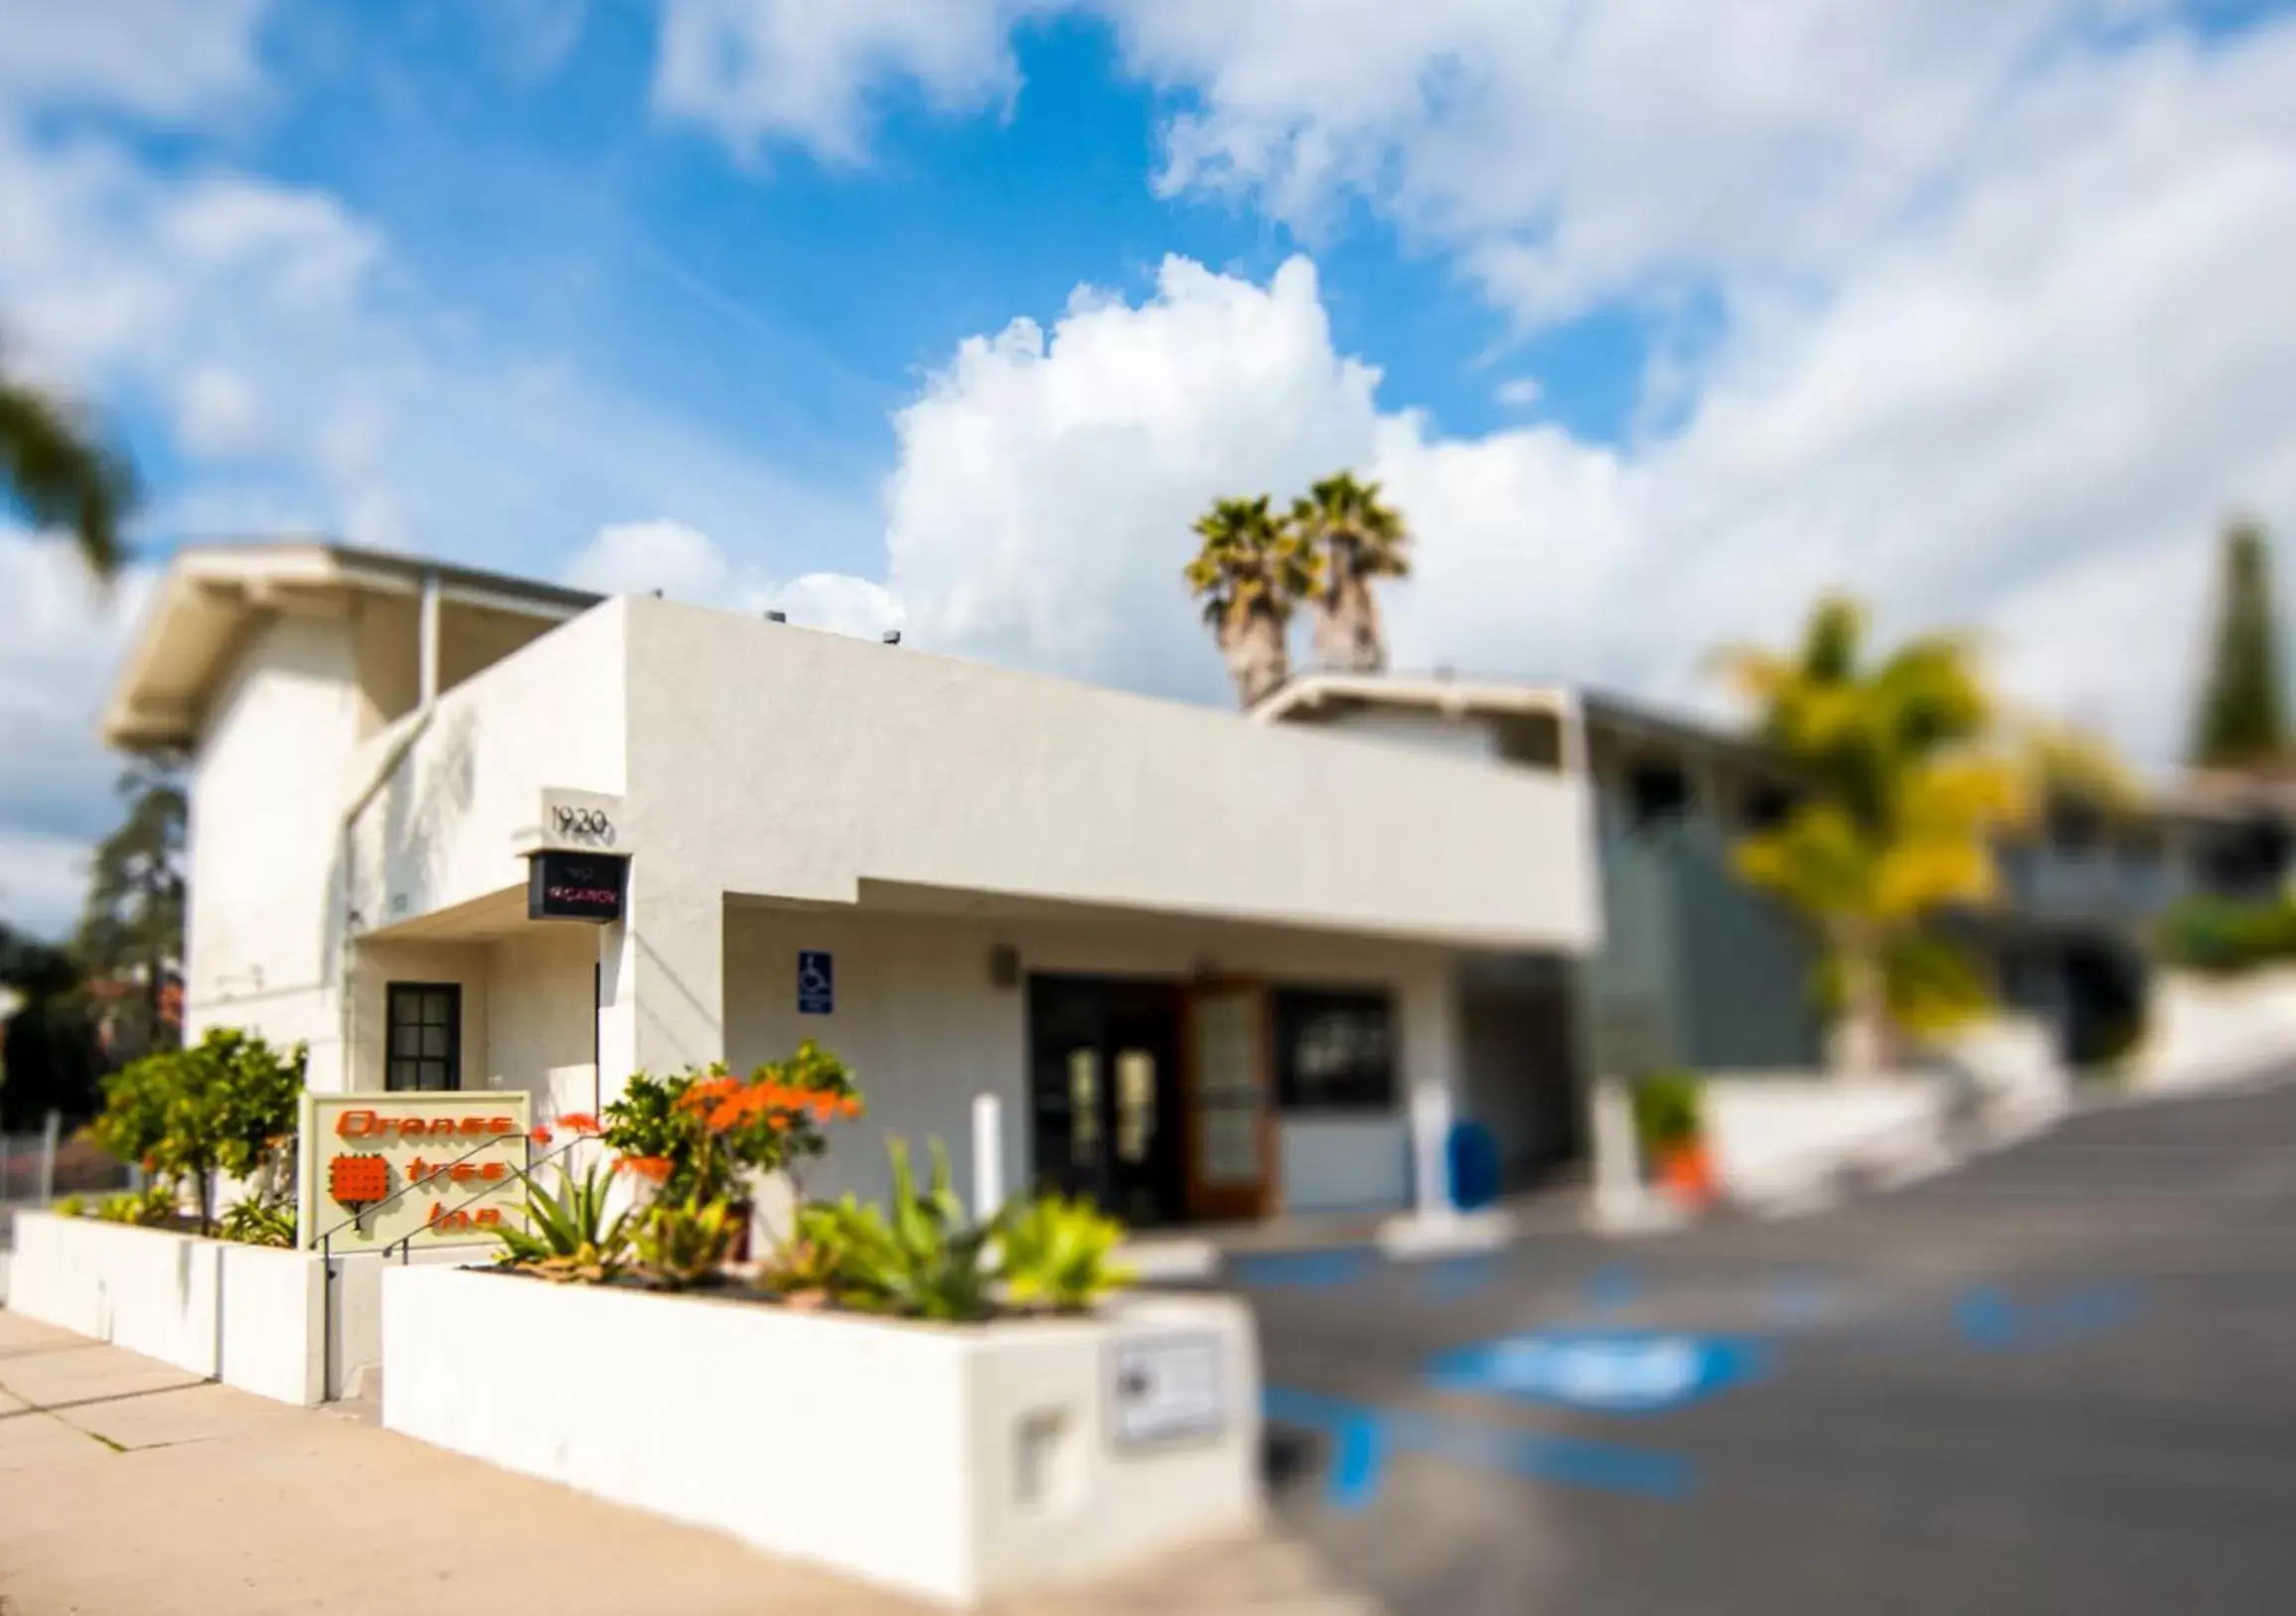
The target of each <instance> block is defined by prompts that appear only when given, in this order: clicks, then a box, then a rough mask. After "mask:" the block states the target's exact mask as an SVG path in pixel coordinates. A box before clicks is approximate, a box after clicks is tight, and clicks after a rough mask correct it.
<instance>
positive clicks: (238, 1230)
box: [217, 1196, 295, 1246]
mask: <svg viewBox="0 0 2296 1616" xmlns="http://www.w3.org/2000/svg"><path fill="white" fill-rule="evenodd" d="M217 1232H218V1233H219V1234H221V1235H222V1236H223V1237H224V1239H226V1240H229V1241H238V1242H239V1243H241V1244H242V1245H246V1246H292V1245H294V1244H295V1209H294V1208H293V1207H291V1206H288V1205H287V1204H286V1203H285V1202H283V1201H275V1200H266V1199H263V1198H262V1197H259V1196H249V1197H247V1199H245V1200H244V1201H239V1202H236V1203H234V1204H233V1205H232V1206H231V1208H230V1211H228V1212H226V1213H225V1214H224V1216H223V1220H222V1222H221V1223H220V1224H218V1225H217Z"/></svg>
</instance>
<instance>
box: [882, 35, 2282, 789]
mask: <svg viewBox="0 0 2296 1616" xmlns="http://www.w3.org/2000/svg"><path fill="white" fill-rule="evenodd" d="M2289 82H2296V27H2291V28H2283V29H2281V30H2279V31H2277V32H2274V33H2271V34H2268V35H2261V36H2258V37H2256V38H2254V39H2253V40H2252V41H2251V42H2250V43H2248V44H2247V45H2245V46H2244V47H2242V48H2241V49H2239V50H2214V51H2205V50H2199V49H2192V48H2188V47H2185V46H2183V45H2179V44H2174V43H2169V42H2161V43H2157V44H2155V45H2153V46H2148V47H2145V48H2143V49H2132V50H2131V51H2129V52H2127V53H2126V54H2124V55H2123V56H2122V57H2120V58H2119V59H2117V60H2116V61H2114V62H2113V63H2112V64H2111V66H2110V68H2109V71H2102V70H2100V71H2099V72H2098V73H2096V74H2095V75H2093V76H2092V77H2090V78H2089V79H2087V80H2084V81H2083V82H2081V83H2079V84H2077V85H2073V84H2066V85H2061V86H2059V87H2058V88H2057V89H2055V90H2053V91H2052V92H2051V93H2050V94H2049V95H2047V96H2045V97H2043V98H2042V99H2040V100H2038V101H2036V102H2035V104H2034V105H2033V106H2032V107H2031V108H2030V109H2028V110H2027V111H2026V112H2025V113H2023V114H2021V115H2019V116H2017V117H2013V118H2008V119H2005V120H2003V121H2002V122H2001V123H2000V124H1999V125H1998V127H1997V128H1996V129H1995V130H1994V131H1993V133H1992V134H1991V135H1990V136H1989V137H1988V144H1987V146H1986V164H1985V172H1984V174H1983V175H1982V176H1981V177H1980V178H1977V179H1974V180H1972V181H1971V182H1970V183H1969V184H1968V186H1967V187H1966V188H1965V190H1964V192H1963V193H1962V194H1961V195H1960V196H1959V197H1957V198H1956V199H1954V200H1953V201H1952V202H1951V204H1950V205H1949V206H1941V207H1940V209H1939V211H1938V213H1937V214H1936V216H1935V217H1934V218H1932V219H1931V220H1928V221H1927V222H1926V224H1925V227H1924V228H1922V229H1921V230H1919V231H1908V232H1905V233H1902V234H1900V235H1898V236H1895V237H1893V238H1891V239H1890V240H1889V241H1887V242H1886V243H1883V244H1881V245H1878V246H1876V247H1874V248H1873V249H1872V250H1871V251H1869V252H1868V253H1866V254H1865V255H1863V256H1862V257H1860V258H1858V259H1857V260H1856V261H1855V262H1854V263H1851V264H1850V265H1848V267H1847V270H1846V273H1845V280H1844V284H1843V285H1842V287H1841V288H1840V290H1839V291H1838V292H1837V293H1835V294H1834V295H1833V296H1831V297H1828V298H1823V299H1816V300H1812V299H1808V298H1793V299H1784V298H1779V299H1773V300H1764V301H1762V302H1760V303H1758V304H1755V305H1752V306H1750V309H1749V313H1748V318H1747V319H1745V320H1744V321H1743V322H1741V323H1740V324H1739V325H1738V326H1737V327H1736V328H1734V329H1733V330H1732V332H1731V333H1730V334H1729V336H1728V337H1727V339H1726V340H1725V341H1724V342H1722V343H1721V345H1720V346H1719V347H1718V349H1717V351H1716V352H1715V354H1714V355H1713V356H1712V358H1711V360H1710V363H1709V366H1708V367H1707V370H1706V373H1705V378H1704V380H1703V381H1702V383H1701V384H1700V385H1699V386H1698V387H1697V388H1696V389H1695V390H1694V391H1693V392H1692V393H1691V395H1690V396H1689V399H1688V407H1687V411H1686V414H1685V418H1684V421H1683V424H1682V426H1681V428H1680V430H1679V431H1678V432H1677V433H1675V434H1674V435H1673V436H1671V437H1666V438H1660V439H1655V440H1652V441H1649V442H1646V443H1641V444H1638V445H1635V446H1632V447H1628V448H1611V447H1607V446H1603V445H1596V444H1590V443H1587V442H1583V441H1580V440H1577V439H1574V438H1573V437H1571V436H1570V435H1568V434H1567V433H1565V432H1563V431H1562V430H1560V429H1559V428H1554V427H1539V428H1531V429H1522V430H1513V431H1505V432H1499V433H1495V434H1492V435H1490V436H1486V437H1480V438H1445V437H1442V436H1440V435H1439V434H1437V433H1436V432H1435V431H1434V429H1433V428H1432V427H1431V426H1430V425H1429V424H1428V423H1427V422H1426V421H1425V420H1424V419H1422V418H1420V417H1417V416H1414V415H1410V414H1402V415H1398V414H1393V413H1388V412H1383V411H1381V410H1380V409H1379V408H1378V406H1377V403H1376V399H1375V397H1374V395H1373V388H1374V386H1375V384H1376V380H1377V372H1376V371H1375V370H1373V369H1371V368H1369V367H1365V366H1363V365H1360V364H1357V363H1354V362H1352V361H1350V360H1348V359H1346V358H1345V357H1343V356H1341V355H1339V354H1338V353H1336V352H1335V351H1334V350H1333V348H1332V346H1331V339H1330V333H1329V329H1328V326H1327V324H1326V322H1325V321H1324V318H1323V313H1322V309H1321V305H1320V300H1319V297H1318V294H1317V289H1316V285H1315V280H1314V276H1313V273H1312V271H1311V270H1310V269H1309V267H1308V266H1307V264H1306V263H1305V261H1304V260H1295V261H1294V262H1293V263H1291V264H1289V265H1287V266H1286V267H1285V268H1284V269H1283V270H1282V271H1281V272H1279V274H1278V275H1277V276H1276V277H1275V279H1274V280H1273V281H1272V282H1271V283H1270V284H1268V285H1266V286H1258V285H1254V284H1251V283H1248V282H1245V281H1241V280H1238V279H1235V278H1232V277H1227V276H1221V275H1216V274H1213V273H1211V272H1209V271H1206V270H1204V269H1202V268H1200V267H1198V266H1195V265H1192V264H1188V263H1185V262H1180V261H1173V262H1170V263H1167V264H1166V265H1165V266H1164V269H1163V272H1162V274H1161V275H1160V277H1159V281H1158V285H1157V289H1156V291H1155V293H1154V294H1153V295H1152V296H1151V297H1149V298H1148V299H1146V300H1144V301H1143V302H1142V303H1141V304H1140V305H1138V306H1128V305H1126V304H1124V303H1121V302H1117V301H1113V300H1111V299H1108V298H1106V297H1104V296H1096V295H1089V294H1087V295H1084V296H1081V297H1080V299H1079V301H1078V302H1077V303H1076V304H1075V305H1074V306H1073V307H1072V308H1071V309H1070V311H1069V312H1068V314H1067V315H1066V316H1065V317H1064V318H1063V319H1061V320H1060V321H1059V322H1058V323H1056V324H1055V325H1054V327H1053V328H1052V329H1051V330H1050V331H1049V332H1045V331H1040V330H1039V329H1038V328H1037V327H1035V326H1034V325H1032V324H1030V323H1028V322H1026V321H1021V322H1016V323H1014V324H1013V325H1012V326H1011V327H1009V328H1007V330H1006V331H1005V332H1003V333H1002V334H1001V335H999V336H997V337H995V338H994V339H977V340H975V341H972V342H969V343H967V344H966V345H964V347H963V348H962V349H961V350H960V352H959V353H958V354H957V356H956V357H955V359H954V360H953V361H952V362H951V364H950V365H949V366H948V367H946V368H945V369H944V370H943V371H942V372H941V373H940V374H939V375H938V376H936V377H935V378H934V380H933V382H932V384H931V385H930V387H929V388H928V390H927V393H926V395H925V397H924V398H922V399H921V400H920V401H919V402H918V403H917V404H916V405H914V406H912V407H911V408H910V409H909V410H908V411H906V412H904V414H903V415H902V417H901V418H900V436H901V447H902V459H901V464H900V467H899V469H898V470H897V472H896V473H895V476H894V478H893V480H892V483H891V485H890V489H889V495H888V503H889V512H888V522H889V527H888V544H889V548H890V555H891V565H892V576H893V581H894V583H895V586H896V587H897V588H898V589H899V590H900V592H901V594H902V595H903V597H904V598H905V599H906V600H907V602H908V604H909V607H910V610H911V612H912V613H913V615H914V618H915V621H916V623H917V625H918V629H919V633H920V637H921V638H922V639H923V640H925V641H926V642H928V643H931V644H936V645H942V646H946V647H948V648H950V649H955V650H962V651H967V652H971V653H974V654H977V655H982V656H987V657H992V658H995V659H997V660H1000V661H1020V662H1028V663H1032V664H1035V665H1039V666H1045V667H1050V668H1056V669H1060V670H1063V671H1067V672H1071V673H1075V674H1079V675H1082V676H1085V677H1090V678H1097V679H1107V680H1111V681H1114V682H1119V683H1125V684H1132V685H1136V686H1141V687H1145V688H1150V689H1159V690H1164V691H1167V692H1170V693H1175V694H1188V695H1202V696H1212V697H1215V698H1216V697H1218V696H1220V695H1222V694H1224V692H1223V690H1222V687H1221V679H1220V669H1219V663H1218V660H1217V658H1216V657H1215V656H1214V655H1213V652H1212V649H1211V647H1210V644H1209V641H1208V638H1207V636H1206V635H1205V634H1204V632H1203V630H1202V627H1201V625H1200V624H1199V623H1198V622H1197V621H1196V619H1195V617H1194V615H1193V613H1192V612H1190V611H1189V609H1188V607H1187V604H1186V602H1185V600H1184V599H1183V597H1182V593H1181V590H1180V586H1179V584H1178V581H1177V572H1178V569H1179V567H1180V565H1181V563H1182V562H1183V561H1184V560H1185V558H1186V556H1187V555H1188V553H1189V551H1190V549H1191V543H1192V541H1191V539H1190V536H1189V534H1188V531H1187V528H1188V521H1189V519H1190V518H1191V517H1192V516H1193V515H1194V514H1196V513H1197V512H1198V511H1200V510H1201V509H1202V507H1203V506H1204V505H1205V504H1206V503H1207V502H1208V501H1209V500H1210V499H1211V498H1212V497H1214V496H1215V495H1220V494H1232V493H1249V492H1257V491H1260V490H1268V491H1272V492H1275V493H1278V494H1279V495H1281V494H1285V493H1289V492H1291V491H1293V490H1296V489H1298V488H1299V487H1301V485H1303V484H1304V483H1305V482H1306V481H1307V480H1308V478H1310V477H1312V476H1314V475H1318V474H1320V473H1322V472H1324V471H1327V470H1329V469H1331V468H1332V467H1334V466H1337V465H1353V466H1355V467H1357V468H1359V469H1360V470H1362V471H1364V472H1365V473H1367V474H1368V475H1370V476H1373V477H1375V478H1377V479H1379V480H1380V481H1381V482H1382V483H1383V484H1385V486H1386V487H1387V489H1388V490H1389V492H1390V493H1391V494H1392V495H1393V496H1394V498H1395V499H1396V500H1397V502H1398V503H1399V504H1400V505H1401V506H1402V507H1403V509H1404V510H1405V512H1406V513H1407V514H1408V515H1409V516H1410V518H1411V519H1412V521H1413V523H1414V525H1415V527H1416V528H1417V530H1418V532H1419V534H1420V540H1421V542H1420V547H1419V552H1418V572H1417V576H1416V578H1415V579H1414V580H1413V581H1412V582H1411V583H1410V584H1408V585H1406V586H1403V587H1400V588H1397V589H1393V590H1391V591H1390V592H1389V613H1390V618H1391V624H1392V633H1393V640H1394V643H1395V648H1396V654H1397V660H1398V661H1399V663H1401V664H1407V665H1408V664H1413V663H1417V664H1420V665H1425V664H1427V663H1430V662H1435V661H1444V662H1449V663H1452V664H1454V665H1457V666H1460V667H1462V668H1477V669H1487V670H1490V671H1494V672H1517V673H1524V674H1530V675H1535V676H1541V677H1557V678H1567V679H1575V680H1586V681H1595V682H1602V683H1608V684H1613V685H1618V686H1623V687H1625V688H1628V689H1631V690H1636V691H1641V692H1643V693H1648V694H1657V695H1662V696H1672V697H1683V696H1687V695H1690V694H1692V693H1693V692H1695V691H1696V690H1697V689H1698V672H1699V668H1700V664H1701V661H1702V659H1703V656H1704V654H1705V653H1706V651H1707V650H1708V649H1709V648H1711V647H1712V646H1713V645H1715V644H1716V643H1717V642H1718V641H1720V640H1723V639H1726V638H1735V637H1746V636H1756V637H1761V638H1768V639H1777V638H1781V637H1783V636H1785V635H1786V634H1788V633H1789V632H1791V630H1792V628H1793V627H1794V625H1795V623H1796V622H1797V620H1798V618H1799V616H1800V614H1801V613H1802V612H1803V611H1804V610H1805V609H1806V607H1807V605H1808V602H1809V601H1810V599H1811V597H1812V596H1813V595H1814V594H1815V593H1816V592H1818V591H1819V590H1821V589H1824V588H1828V587H1833V586H1839V585H1848V586H1850V587H1853V588H1855V589H1857V590H1859V591H1860V592H1862V593H1864V594H1866V595H1868V596H1869V597H1871V598H1872V599H1874V600H1875V601H1876V602H1877V604H1878V605H1879V606H1880V607H1881V608H1882V610H1883V612H1884V614H1885V617H1884V627H1885V629H1886V630H1889V631H1903V630H1905V629H1909V628H1913V627H1915V626H1921V625H1929V624H1937V623H1952V622H1975V623H1979V624H1983V625H1986V626H1988V627H1990V628H1991V629H1992V630H1993V631H1994V638H1995V641H1996V644H1997V647H1998V654H1999V657H2000V667H2001V670H2002V672H2003V675H2004V677H2005V678H2006V679H2007V680H2008V681H2009V682H2010V683H2011V685H2012V687H2013V689H2014V690H2015V691H2016V692H2017V693H2019V694H2020V695H2022V696H2023V697H2025V698H2027V699H2030V700H2034V701H2037V702H2043V703H2048V704H2052V705H2056V706H2058V707H2061V708H2063V709H2066V710H2067V711H2070V712H2071V713H2073V714H2075V715H2076V716H2084V717H2088V718H2091V719H2096V720H2102V721H2105V722H2108V723H2109V724H2110V726H2111V727H2112V729H2113V730H2114V732H2115V733H2116V734H2117V735H2118V736H2119V737H2120V738H2121V740H2122V741H2123V742H2124V744H2126V745H2128V746H2129V747H2130V748H2131V749H2132V750H2134V751H2135V752H2136V753H2137V754H2139V755H2140V756H2142V757H2144V758H2146V759H2149V760H2152V761H2165V760H2166V759H2167V758H2168V757H2170V756H2171V755H2172V754H2173V753H2174V751H2175V749H2176V747H2177V745H2178V742H2179V739H2180V735H2181V728H2182V724H2183V720H2184V716H2185V713H2186V710H2187V707H2188V705H2189V700H2190V682H2189V681H2190V676H2191V669H2192V667H2193V665H2194V661H2195V657H2196V648H2197V642H2198V639H2199V637H2200V635H2201V633H2202V631H2203V628H2204V621H2203V620H2204V616H2205V612H2204V604H2203V603H2204V599H2205V594H2206V581H2207V577H2208V556H2209V554H2210V551H2211V539H2212V535H2213V529H2214V527H2215V524H2216V522H2217V520H2218V519H2219V516H2220V514H2222V512H2223V511H2224V509H2225V508H2226V507H2227V506H2230V505H2234V504H2241V505H2252V506H2254V507H2256V508H2257V509H2258V510H2260V511H2261V512H2262V514H2264V515H2265V516H2266V518H2267V519H2268V520H2272V521H2275V522H2276V523H2277V524H2278V526H2279V527H2280V529H2281V530H2282V531H2283V532H2296V395H2291V394H2290V393H2289V392H2288V390H2287V388H2286V387H2285V385H2284V384H2283V382H2282V378H2284V377H2285V376H2286V375H2288V374H2290V373H2296V305H2291V304H2290V303H2289V302H2288V300H2287V298H2286V296H2285V292H2284V288H2283V286H2282V282H2283V281H2284V279H2285V275H2286V268H2287V266H2288V265H2289V264H2291V263H2296V204H2292V203H2291V201H2290V199H2291V198H2296V103H2291V102H2290V101H2289V100H2288V98H2287V97H2286V96H2285V94H2284V93H2282V89H2281V86H2283V85H2285V84H2287V83H2289ZM2290 570H2296V557H2292V559H2291V566H2290V567H2289V568H2284V575H2285V574H2286V573H2287V572H2288V571H2290Z"/></svg>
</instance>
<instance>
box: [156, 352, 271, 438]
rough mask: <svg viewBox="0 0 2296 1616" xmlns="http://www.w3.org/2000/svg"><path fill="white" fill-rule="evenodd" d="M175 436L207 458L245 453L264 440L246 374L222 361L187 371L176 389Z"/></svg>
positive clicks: (252, 392) (260, 411)
mask: <svg viewBox="0 0 2296 1616" xmlns="http://www.w3.org/2000/svg"><path fill="white" fill-rule="evenodd" d="M175 421H176V439H177V441H178V442H180V443H181V444H182V445H183V446H184V448H185V450H186V451H188V452H189V453H191V454H194V455H199V456H202V457H204V458H208V459H222V458H225V457H228V456H232V455H242V454H246V453H247V452H249V451H250V450H253V449H256V448H259V447H261V444H262V441H263V421H262V406H261V405H260V404H259V403H258V402H257V401H256V398H255V389H254V388H253V387H251V386H249V385H248V384H247V379H246V377H244V376H242V375H240V374H239V373H238V372H237V371H236V370H232V369H229V368H227V367H224V366H221V365H207V366H201V367H198V368H196V369H193V370H191V371H190V372H188V373H187V374H186V375H185V376H184V377H183V379H182V380H181V381H180V382H179V383H178V385H177V387H176V392H175Z"/></svg>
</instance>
